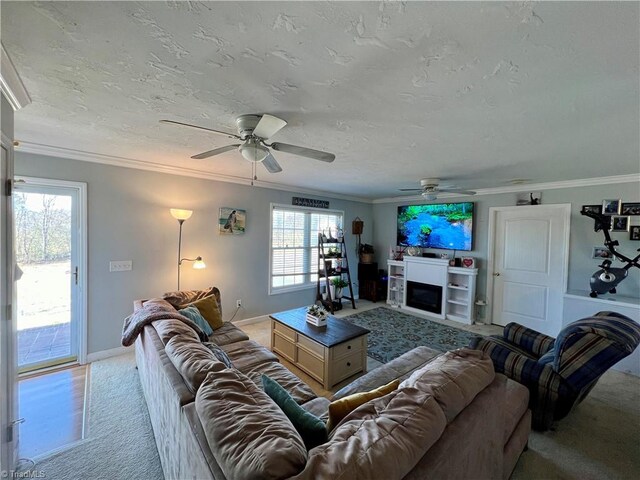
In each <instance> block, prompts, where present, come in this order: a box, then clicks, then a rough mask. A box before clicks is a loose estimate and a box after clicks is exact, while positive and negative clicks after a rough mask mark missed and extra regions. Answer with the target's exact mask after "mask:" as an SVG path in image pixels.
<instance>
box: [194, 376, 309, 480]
mask: <svg viewBox="0 0 640 480" xmlns="http://www.w3.org/2000/svg"><path fill="white" fill-rule="evenodd" d="M196 411H197V412H198V416H199V417H200V421H201V423H202V426H203V428H204V432H205V436H206V437H207V441H208V442H209V446H210V447H211V451H212V452H213V455H214V457H215V459H216V461H217V462H218V464H219V465H220V468H221V469H222V471H223V472H224V474H225V476H226V478H229V479H234V480H244V479H246V480H255V479H265V480H266V479H283V478H289V477H291V476H293V475H296V474H297V473H299V472H300V471H301V470H302V469H303V468H304V465H305V463H306V461H307V451H306V449H305V447H304V443H303V442H302V439H301V438H300V435H298V432H296V430H295V428H293V425H291V422H290V421H289V420H288V419H287V417H286V416H285V414H284V413H282V410H280V408H279V407H278V406H277V405H276V404H275V403H274V402H273V400H271V399H270V398H269V397H268V395H267V394H266V393H264V392H263V391H262V390H261V389H260V388H259V387H258V386H257V385H256V384H255V383H254V382H253V381H252V380H250V379H249V378H248V377H247V376H245V375H243V374H242V373H240V372H238V371H237V370H231V369H225V370H222V371H220V372H216V373H211V374H209V375H207V377H206V379H205V380H204V382H203V383H202V385H201V387H200V389H199V390H198V393H197V395H196Z"/></svg>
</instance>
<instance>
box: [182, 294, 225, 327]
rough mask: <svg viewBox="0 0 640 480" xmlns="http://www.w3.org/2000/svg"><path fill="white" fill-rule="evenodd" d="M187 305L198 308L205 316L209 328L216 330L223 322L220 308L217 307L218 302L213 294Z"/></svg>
mask: <svg viewBox="0 0 640 480" xmlns="http://www.w3.org/2000/svg"><path fill="white" fill-rule="evenodd" d="M189 306H193V307H196V308H197V309H198V310H200V313H201V314H202V316H203V317H204V318H205V320H206V321H207V322H209V325H211V328H213V329H214V330H217V329H218V328H220V327H221V326H222V324H223V322H222V315H221V314H220V309H219V308H218V302H217V301H216V298H215V297H214V296H210V297H205V298H201V299H200V300H198V301H196V302H193V303H191V304H189Z"/></svg>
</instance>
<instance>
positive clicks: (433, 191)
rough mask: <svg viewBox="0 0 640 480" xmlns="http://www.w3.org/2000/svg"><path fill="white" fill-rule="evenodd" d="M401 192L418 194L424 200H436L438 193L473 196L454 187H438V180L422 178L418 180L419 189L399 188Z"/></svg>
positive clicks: (473, 193)
mask: <svg viewBox="0 0 640 480" xmlns="http://www.w3.org/2000/svg"><path fill="white" fill-rule="evenodd" d="M400 191H402V192H420V194H421V195H422V196H423V197H424V198H425V200H436V199H437V198H438V194H439V193H456V194H459V195H475V194H476V192H474V191H473V190H463V189H461V188H457V187H456V186H455V185H443V186H442V187H441V186H440V179H439V178H423V179H422V180H420V188H401V189H400Z"/></svg>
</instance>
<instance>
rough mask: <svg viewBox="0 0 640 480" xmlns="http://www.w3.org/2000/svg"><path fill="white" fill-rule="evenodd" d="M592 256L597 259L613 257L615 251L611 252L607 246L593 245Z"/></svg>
mask: <svg viewBox="0 0 640 480" xmlns="http://www.w3.org/2000/svg"><path fill="white" fill-rule="evenodd" d="M591 258H597V259H602V258H605V259H607V258H613V253H611V252H610V251H609V249H608V248H607V247H593V252H592V253H591Z"/></svg>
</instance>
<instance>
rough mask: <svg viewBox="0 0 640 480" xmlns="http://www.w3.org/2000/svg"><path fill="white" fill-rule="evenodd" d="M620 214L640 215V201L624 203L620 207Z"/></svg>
mask: <svg viewBox="0 0 640 480" xmlns="http://www.w3.org/2000/svg"><path fill="white" fill-rule="evenodd" d="M620 215H640V202H634V203H623V204H622V206H621V207H620Z"/></svg>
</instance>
